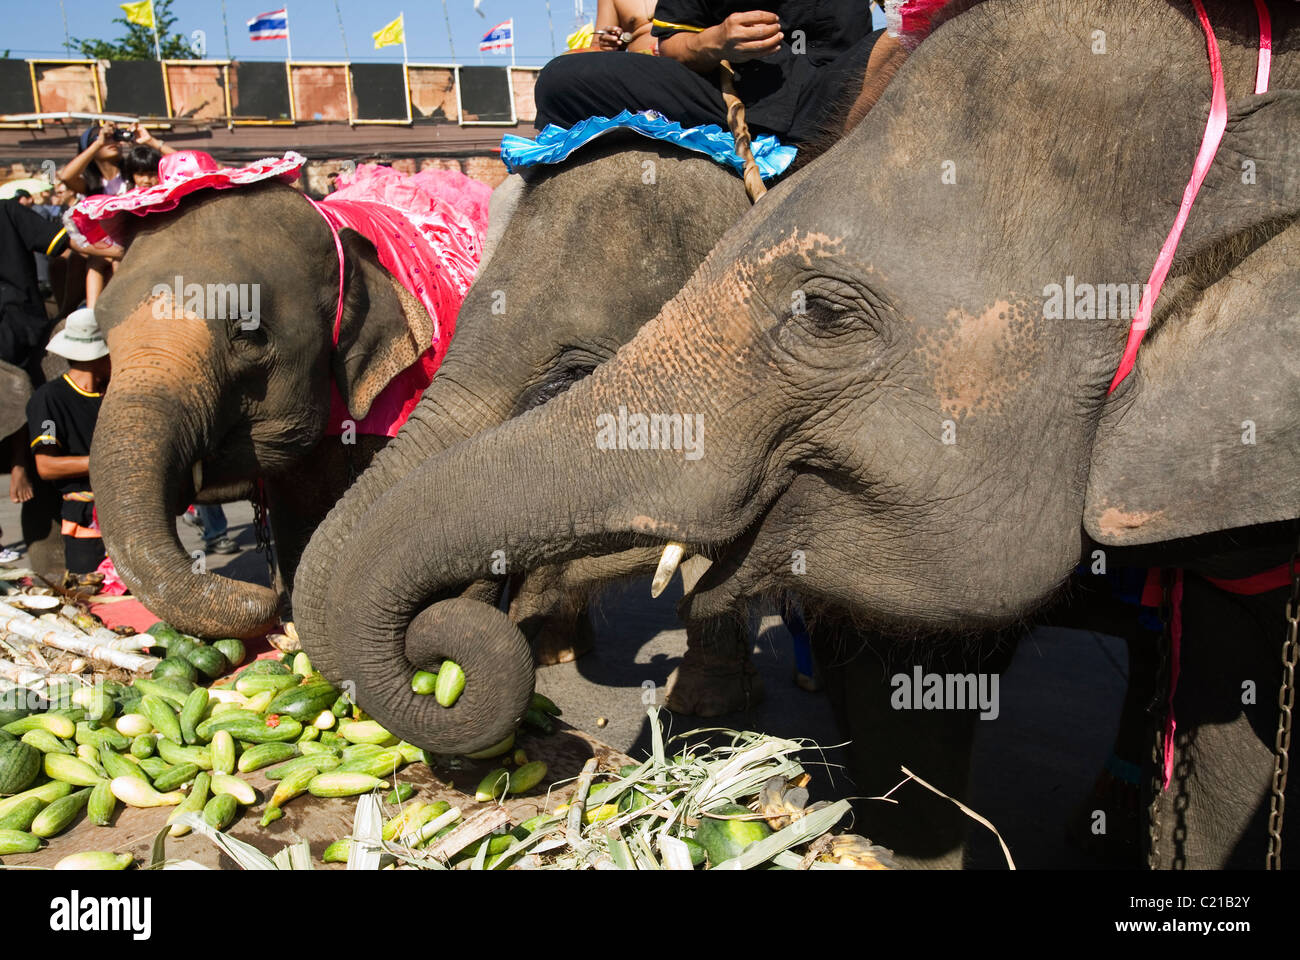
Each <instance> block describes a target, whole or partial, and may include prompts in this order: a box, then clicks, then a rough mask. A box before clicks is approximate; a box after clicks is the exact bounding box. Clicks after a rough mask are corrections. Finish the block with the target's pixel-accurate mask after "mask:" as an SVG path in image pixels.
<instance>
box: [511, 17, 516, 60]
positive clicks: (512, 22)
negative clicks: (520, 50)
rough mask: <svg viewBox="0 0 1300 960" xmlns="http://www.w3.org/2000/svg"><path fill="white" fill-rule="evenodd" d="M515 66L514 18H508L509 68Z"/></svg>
mask: <svg viewBox="0 0 1300 960" xmlns="http://www.w3.org/2000/svg"><path fill="white" fill-rule="evenodd" d="M514 65H515V18H514V17H511V18H510V66H512V67H513V66H514Z"/></svg>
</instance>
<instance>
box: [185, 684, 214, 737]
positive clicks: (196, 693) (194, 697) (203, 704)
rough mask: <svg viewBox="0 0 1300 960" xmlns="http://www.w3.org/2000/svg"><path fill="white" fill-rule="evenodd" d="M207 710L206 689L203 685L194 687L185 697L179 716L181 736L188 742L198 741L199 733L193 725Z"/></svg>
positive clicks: (195, 725) (196, 723)
mask: <svg viewBox="0 0 1300 960" xmlns="http://www.w3.org/2000/svg"><path fill="white" fill-rule="evenodd" d="M207 710H208V691H207V690H206V689H204V688H203V687H195V688H194V689H193V690H191V691H190V695H189V696H188V697H186V698H185V703H184V705H183V706H182V707H181V715H180V717H179V721H178V722H179V723H180V730H181V738H182V739H184V741H185V742H186V743H188V744H191V745H192V744H196V743H198V742H199V735H198V733H197V732H195V729H194V728H195V727H197V726H198V725H199V722H200V721H201V720H202V719H203V714H205V713H206V712H207Z"/></svg>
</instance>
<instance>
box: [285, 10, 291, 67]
mask: <svg viewBox="0 0 1300 960" xmlns="http://www.w3.org/2000/svg"><path fill="white" fill-rule="evenodd" d="M292 34H293V28H292V27H291V26H289V5H288V4H285V6H284V50H285V55H286V56H287V57H288V58H289V62H290V63H292V62H293V38H292Z"/></svg>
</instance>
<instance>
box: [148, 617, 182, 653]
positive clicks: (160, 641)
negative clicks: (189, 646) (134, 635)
mask: <svg viewBox="0 0 1300 960" xmlns="http://www.w3.org/2000/svg"><path fill="white" fill-rule="evenodd" d="M145 633H147V634H149V636H151V637H153V638H154V640H156V641H157V644H156V646H159V647H163V648H166V647H168V646H169V645H170V644H171V643H172V641H173V640H185V639H188V638H187V637H186V636H185V634H183V633H181V632H180V631H179V630H177V629H176V628H175V627H173V626H172V625H171V624H170V623H165V622H163V621H162V620H159V621H158V622H157V623H155V624H154V625H153V626H151V627H150V628H149V629H148V630H146V631H145Z"/></svg>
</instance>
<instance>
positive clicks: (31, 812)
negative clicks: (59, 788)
mask: <svg viewBox="0 0 1300 960" xmlns="http://www.w3.org/2000/svg"><path fill="white" fill-rule="evenodd" d="M48 805H49V804H48V803H47V802H46V801H45V800H42V799H41V798H40V797H26V798H25V799H24V800H23V802H22V803H20V804H18V805H17V806H16V807H13V808H12V809H11V810H10V811H9V812H8V813H6V814H5V815H4V816H3V817H0V830H30V829H31V827H32V821H33V820H35V819H36V815H37V814H38V813H40V812H41V811H42V810H44V809H45V808H46V807H47V806H48Z"/></svg>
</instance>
